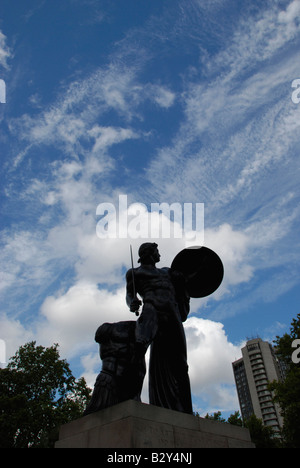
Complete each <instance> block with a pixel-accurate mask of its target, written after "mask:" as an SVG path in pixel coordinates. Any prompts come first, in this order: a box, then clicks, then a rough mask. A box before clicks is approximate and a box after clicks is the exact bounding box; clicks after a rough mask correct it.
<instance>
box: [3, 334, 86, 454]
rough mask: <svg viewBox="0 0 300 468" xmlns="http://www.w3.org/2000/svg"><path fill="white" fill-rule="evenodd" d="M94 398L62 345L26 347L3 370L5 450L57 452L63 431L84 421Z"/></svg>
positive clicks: (22, 347) (32, 345) (28, 345)
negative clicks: (74, 371) (56, 444)
mask: <svg viewBox="0 0 300 468" xmlns="http://www.w3.org/2000/svg"><path fill="white" fill-rule="evenodd" d="M90 393H91V391H90V389H89V388H88V387H87V386H86V382H85V380H84V379H83V378H81V379H79V380H76V379H75V377H74V376H73V375H72V372H71V370H70V367H69V364H68V363H67V362H66V360H63V359H60V357H59V352H58V345H57V344H55V345H53V346H51V347H49V348H44V347H43V346H36V342H34V341H33V342H30V343H27V344H25V345H24V346H21V347H20V348H19V350H18V351H17V352H16V354H15V355H14V356H13V357H12V358H11V359H10V362H9V364H8V366H7V367H6V368H5V369H0V447H1V448H12V447H15V448H27V447H42V448H46V447H53V445H54V442H55V440H57V436H58V430H59V426H60V425H61V424H64V423H66V422H69V421H71V420H73V419H76V418H78V417H80V416H81V415H82V412H83V410H84V408H85V406H86V402H87V400H88V399H89V397H90Z"/></svg>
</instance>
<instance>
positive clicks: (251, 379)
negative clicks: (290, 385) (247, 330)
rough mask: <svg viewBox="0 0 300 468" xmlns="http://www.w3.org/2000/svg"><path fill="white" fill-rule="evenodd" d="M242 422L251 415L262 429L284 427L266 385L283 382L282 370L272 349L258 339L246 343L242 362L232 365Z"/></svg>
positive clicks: (278, 410)
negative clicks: (256, 419)
mask: <svg viewBox="0 0 300 468" xmlns="http://www.w3.org/2000/svg"><path fill="white" fill-rule="evenodd" d="M232 367H233V373H234V378H235V383H236V388H237V393H238V398H239V403H240V408H241V415H242V418H243V420H244V421H245V420H247V419H248V418H249V417H250V416H251V415H252V414H255V415H256V416H257V417H258V418H259V419H262V421H263V423H264V425H265V426H272V428H273V429H274V431H279V429H280V428H281V427H282V425H283V419H282V417H281V415H280V408H279V406H278V405H277V404H274V403H273V401H272V394H271V392H270V391H269V390H268V383H269V382H272V381H273V380H283V379H284V369H283V368H282V366H281V365H280V362H279V361H278V359H277V357H276V353H275V350H274V348H273V346H271V345H270V343H268V342H267V341H263V340H262V339H261V338H256V339H253V340H249V341H247V343H246V346H244V347H243V348H242V358H240V359H238V360H237V361H235V362H233V363H232Z"/></svg>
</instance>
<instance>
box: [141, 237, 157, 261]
mask: <svg viewBox="0 0 300 468" xmlns="http://www.w3.org/2000/svg"><path fill="white" fill-rule="evenodd" d="M157 247H158V245H157V244H156V243H155V242H145V243H144V244H142V245H141V246H140V248H139V257H140V258H139V259H138V262H139V263H144V264H155V263H157V262H159V260H160V254H159V251H158V248H157Z"/></svg>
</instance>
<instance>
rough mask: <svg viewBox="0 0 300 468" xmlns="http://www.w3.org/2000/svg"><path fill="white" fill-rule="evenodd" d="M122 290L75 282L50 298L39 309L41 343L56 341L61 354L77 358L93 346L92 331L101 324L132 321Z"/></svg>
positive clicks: (123, 289) (93, 332) (123, 290)
mask: <svg viewBox="0 0 300 468" xmlns="http://www.w3.org/2000/svg"><path fill="white" fill-rule="evenodd" d="M125 294H126V293H125V288H124V287H122V288H120V289H118V290H117V291H115V292H109V291H108V290H104V289H102V290H101V289H98V287H97V285H95V284H92V283H87V282H77V283H76V284H74V285H73V286H71V287H70V288H69V289H68V290H67V292H65V293H58V294H56V296H49V297H47V298H46V299H45V301H44V303H43V304H42V307H41V315H42V317H44V318H45V319H46V321H44V320H42V321H41V322H40V324H39V327H38V332H37V333H38V336H39V339H40V340H41V341H42V342H47V343H53V342H58V343H59V344H60V347H61V349H62V352H63V353H64V354H67V355H68V356H69V357H70V356H74V355H78V353H79V352H80V351H81V350H82V349H86V348H87V349H89V348H90V346H91V345H93V340H94V335H95V331H96V329H97V328H98V326H100V325H101V324H102V323H104V322H116V321H120V320H131V319H132V318H133V314H132V313H131V312H130V311H129V309H128V307H127V305H126V302H125Z"/></svg>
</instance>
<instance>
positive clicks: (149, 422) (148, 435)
mask: <svg viewBox="0 0 300 468" xmlns="http://www.w3.org/2000/svg"><path fill="white" fill-rule="evenodd" d="M254 447H255V446H254V444H253V443H252V442H251V439H250V434H249V431H248V429H245V428H241V427H238V426H233V425H231V424H226V423H220V422H216V421H212V420H210V419H204V418H199V417H197V416H192V415H189V414H184V413H180V412H178V411H173V410H168V409H165V408H159V407H158V406H153V405H147V404H145V403H139V402H137V401H134V400H128V401H125V402H123V403H120V404H118V405H115V406H111V407H110V408H106V409H104V410H101V411H98V412H97V413H92V414H89V415H87V416H84V417H82V418H80V419H77V420H75V421H72V422H70V423H68V424H65V425H64V426H62V427H61V429H60V434H59V440H58V441H57V442H56V444H55V448H176V449H181V448H254Z"/></svg>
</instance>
